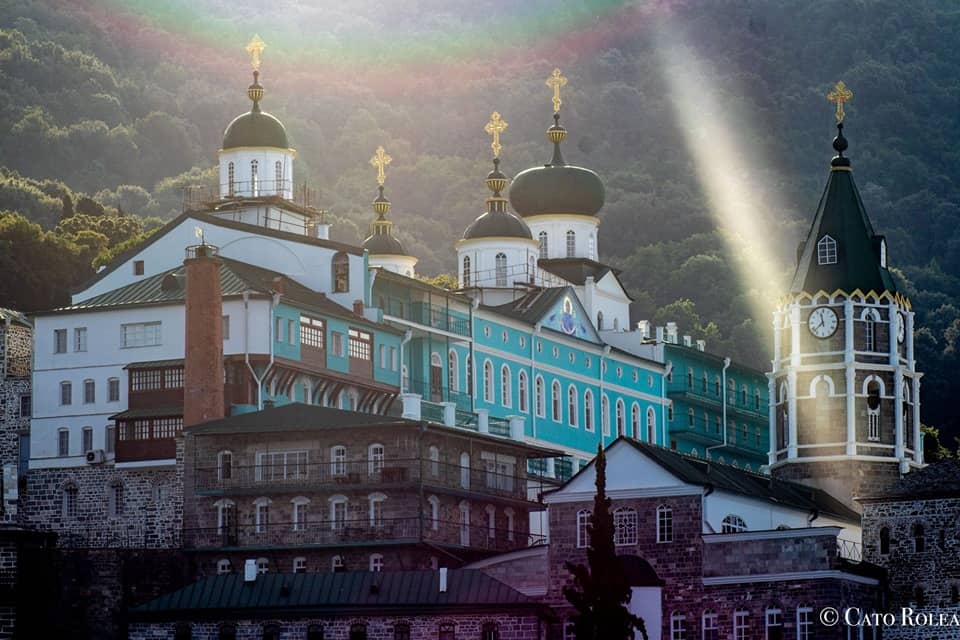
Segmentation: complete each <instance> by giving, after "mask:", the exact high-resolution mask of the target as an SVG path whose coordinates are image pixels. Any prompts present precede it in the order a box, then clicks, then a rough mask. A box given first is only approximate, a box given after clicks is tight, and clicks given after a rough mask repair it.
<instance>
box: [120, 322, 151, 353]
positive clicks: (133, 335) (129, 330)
mask: <svg viewBox="0 0 960 640" xmlns="http://www.w3.org/2000/svg"><path fill="white" fill-rule="evenodd" d="M120 328H121V331H122V334H123V339H122V342H121V346H122V347H123V348H125V349H126V348H130V347H155V346H157V345H159V344H160V323H159V322H137V323H135V324H125V325H122V326H121V327H120Z"/></svg>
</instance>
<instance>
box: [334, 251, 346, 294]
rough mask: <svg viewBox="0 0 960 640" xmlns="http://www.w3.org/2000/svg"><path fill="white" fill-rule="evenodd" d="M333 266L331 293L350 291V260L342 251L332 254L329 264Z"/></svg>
mask: <svg viewBox="0 0 960 640" xmlns="http://www.w3.org/2000/svg"><path fill="white" fill-rule="evenodd" d="M331 264H332V266H333V292H334V293H346V292H347V291H350V258H349V257H348V256H347V254H346V253H344V252H343V251H338V252H337V253H335V254H334V256H333V260H332V262H331Z"/></svg>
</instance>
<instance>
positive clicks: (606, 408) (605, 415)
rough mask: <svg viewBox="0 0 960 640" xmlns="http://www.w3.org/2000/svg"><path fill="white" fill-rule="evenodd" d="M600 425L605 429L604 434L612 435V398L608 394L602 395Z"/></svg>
mask: <svg viewBox="0 0 960 640" xmlns="http://www.w3.org/2000/svg"><path fill="white" fill-rule="evenodd" d="M600 427H601V428H602V429H603V435H605V436H608V435H610V399H609V398H608V397H607V394H603V395H602V396H601V397H600Z"/></svg>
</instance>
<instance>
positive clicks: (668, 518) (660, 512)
mask: <svg viewBox="0 0 960 640" xmlns="http://www.w3.org/2000/svg"><path fill="white" fill-rule="evenodd" d="M657 542H673V509H671V508H670V507H668V506H666V505H660V506H659V507H657Z"/></svg>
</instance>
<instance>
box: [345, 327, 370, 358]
mask: <svg viewBox="0 0 960 640" xmlns="http://www.w3.org/2000/svg"><path fill="white" fill-rule="evenodd" d="M372 341H373V337H372V336H371V335H370V334H369V333H368V332H366V331H361V330H359V329H350V357H351V358H356V359H358V360H369V359H370V357H371V355H370V350H371V343H372Z"/></svg>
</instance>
